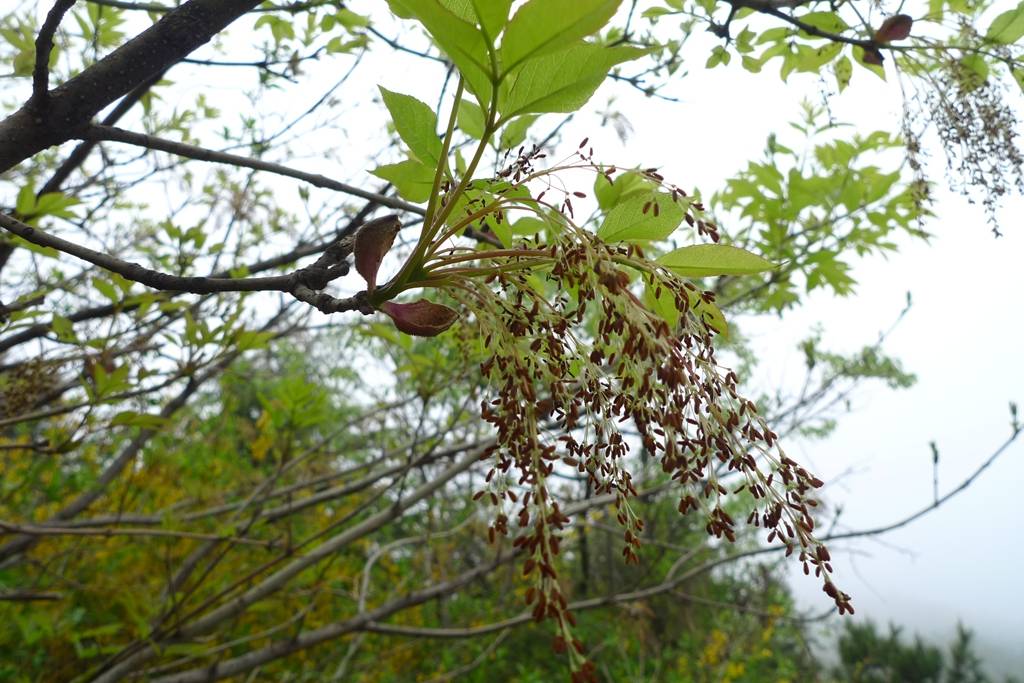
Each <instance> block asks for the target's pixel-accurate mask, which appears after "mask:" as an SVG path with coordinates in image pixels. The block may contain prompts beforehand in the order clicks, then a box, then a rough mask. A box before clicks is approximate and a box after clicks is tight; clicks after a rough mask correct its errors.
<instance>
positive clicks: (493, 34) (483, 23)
mask: <svg viewBox="0 0 1024 683" xmlns="http://www.w3.org/2000/svg"><path fill="white" fill-rule="evenodd" d="M472 4H473V11H474V13H475V14H476V18H477V20H478V21H479V22H480V27H481V28H483V30H484V32H486V33H487V36H488V38H490V40H491V42H492V43H496V42H497V40H496V39H497V37H498V34H499V33H501V30H502V29H503V28H505V24H506V23H508V10H509V8H510V7H511V6H512V0H472Z"/></svg>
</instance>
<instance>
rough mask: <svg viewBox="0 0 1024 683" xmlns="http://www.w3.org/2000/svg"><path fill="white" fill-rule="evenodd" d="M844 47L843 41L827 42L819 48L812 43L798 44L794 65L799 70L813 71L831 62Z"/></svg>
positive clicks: (804, 71)
mask: <svg viewBox="0 0 1024 683" xmlns="http://www.w3.org/2000/svg"><path fill="white" fill-rule="evenodd" d="M842 49H843V46H842V44H841V43H827V44H825V45H822V46H821V47H817V48H816V47H811V46H810V45H798V46H797V48H796V55H795V56H794V57H793V65H794V67H795V68H796V70H797V71H799V72H802V73H813V72H815V71H818V70H819V69H821V67H823V66H824V65H825V64H828V63H829V62H831V61H832V60H833V59H834V58H835V57H836V55H838V54H839V53H840V51H842Z"/></svg>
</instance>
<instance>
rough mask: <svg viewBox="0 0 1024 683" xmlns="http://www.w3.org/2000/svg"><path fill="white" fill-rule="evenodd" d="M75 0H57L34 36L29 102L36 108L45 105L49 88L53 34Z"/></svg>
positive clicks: (42, 107)
mask: <svg viewBox="0 0 1024 683" xmlns="http://www.w3.org/2000/svg"><path fill="white" fill-rule="evenodd" d="M75 2H77V0H57V2H55V3H54V4H53V7H51V8H50V11H49V12H47V14H46V19H45V20H44V21H43V25H42V27H40V29H39V35H37V36H36V63H35V66H34V67H33V68H32V97H31V98H30V100H29V102H30V103H31V106H33V107H36V108H37V109H44V108H45V107H46V101H47V94H48V92H49V89H50V53H52V52H53V36H54V34H56V33H57V28H58V27H59V26H60V22H61V20H62V19H63V18H64V15H65V14H67V12H68V10H69V9H71V6H72V5H74V4H75Z"/></svg>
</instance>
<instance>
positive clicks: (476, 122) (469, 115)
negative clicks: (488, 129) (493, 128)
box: [458, 100, 484, 140]
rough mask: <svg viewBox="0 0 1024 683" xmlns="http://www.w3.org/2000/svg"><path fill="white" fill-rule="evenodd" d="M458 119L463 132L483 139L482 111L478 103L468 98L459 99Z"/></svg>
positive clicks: (477, 138)
mask: <svg viewBox="0 0 1024 683" xmlns="http://www.w3.org/2000/svg"><path fill="white" fill-rule="evenodd" d="M458 121H459V128H460V129H462V132H463V133H465V134H466V135H468V136H469V137H471V138H474V139H476V140H482V139H483V137H484V112H483V109H481V108H480V106H479V105H477V104H476V103H474V102H470V101H469V100H460V101H459V113H458Z"/></svg>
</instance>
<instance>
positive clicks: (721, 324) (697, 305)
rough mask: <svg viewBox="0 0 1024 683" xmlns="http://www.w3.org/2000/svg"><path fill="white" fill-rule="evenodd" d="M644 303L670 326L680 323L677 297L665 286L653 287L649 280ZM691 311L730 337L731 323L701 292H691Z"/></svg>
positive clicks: (645, 287) (723, 334) (705, 322)
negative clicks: (705, 299)
mask: <svg viewBox="0 0 1024 683" xmlns="http://www.w3.org/2000/svg"><path fill="white" fill-rule="evenodd" d="M644 305H646V306H647V308H648V309H650V310H651V312H652V313H655V314H656V315H658V316H660V317H661V318H662V319H663V320H664V321H665V322H667V323H668V324H669V327H672V328H674V327H675V326H676V325H677V324H678V323H679V315H680V314H679V309H678V308H677V307H676V301H675V297H673V296H671V295H670V294H669V293H668V291H667V290H666V289H665V288H664V287H657V286H654V287H652V286H651V283H650V282H649V281H648V282H646V283H645V286H644ZM690 311H691V312H692V313H693V315H694V316H696V317H697V318H698V319H700V320H701V322H703V323H704V324H705V325H707V326H708V327H710V328H711V329H712V330H714V331H715V332H717V333H718V334H720V335H722V336H723V337H725V338H726V339H728V337H729V325H728V323H727V322H726V320H725V315H724V314H723V313H722V311H721V309H719V308H718V306H716V305H714V304H712V303H708V302H707V301H704V299H703V298H701V296H700V295H699V293H697V292H692V293H691V294H690Z"/></svg>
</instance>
